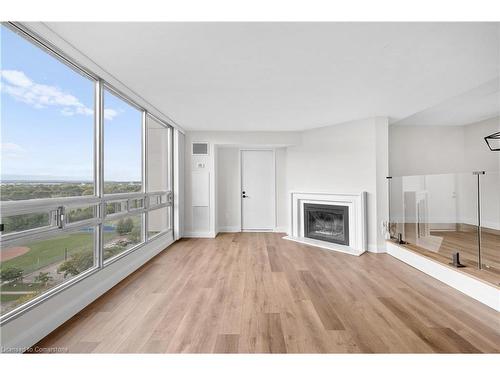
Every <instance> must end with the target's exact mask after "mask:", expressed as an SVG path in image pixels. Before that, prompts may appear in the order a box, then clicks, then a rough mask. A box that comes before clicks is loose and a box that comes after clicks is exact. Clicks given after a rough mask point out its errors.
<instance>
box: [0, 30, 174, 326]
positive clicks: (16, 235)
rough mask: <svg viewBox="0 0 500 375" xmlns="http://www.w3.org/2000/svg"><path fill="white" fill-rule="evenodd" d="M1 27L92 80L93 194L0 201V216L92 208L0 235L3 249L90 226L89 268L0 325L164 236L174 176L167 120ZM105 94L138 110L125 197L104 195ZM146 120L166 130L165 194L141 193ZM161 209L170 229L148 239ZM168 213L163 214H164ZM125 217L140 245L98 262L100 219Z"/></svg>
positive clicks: (49, 48)
mask: <svg viewBox="0 0 500 375" xmlns="http://www.w3.org/2000/svg"><path fill="white" fill-rule="evenodd" d="M1 25H2V26H4V27H6V28H8V29H9V30H11V31H13V32H15V33H16V34H18V35H19V36H20V37H21V38H23V39H24V40H26V42H27V43H32V44H34V45H35V46H37V47H39V48H41V49H42V50H43V51H45V52H46V53H48V54H49V55H51V56H52V57H54V58H56V59H57V60H59V61H60V62H61V63H62V64H65V65H66V66H68V67H69V68H71V69H73V70H75V71H76V72H77V73H79V74H81V75H82V76H83V77H85V78H88V79H90V80H92V81H93V82H94V129H93V130H94V145H93V146H94V147H93V148H94V149H93V153H94V154H93V183H94V194H93V195H85V196H76V197H60V198H59V197H58V198H40V199H29V200H19V201H0V208H1V212H2V217H8V216H13V215H20V214H30V213H39V212H43V211H46V212H51V211H53V210H58V209H60V208H61V207H62V210H63V211H62V212H63V213H64V212H65V210H66V209H67V208H69V207H82V206H86V205H87V206H91V205H94V206H95V207H96V213H95V217H93V218H90V219H85V220H81V221H77V222H73V223H68V222H67V217H66V215H65V217H64V220H62V223H61V225H60V226H57V225H55V226H54V225H51V226H44V227H39V228H33V229H29V230H25V231H19V232H12V233H6V234H1V236H0V245H1V246H2V247H5V246H6V245H12V244H15V243H19V242H21V241H22V242H25V241H29V240H37V239H44V238H49V237H51V236H54V235H57V234H58V233H64V232H73V231H75V230H78V229H80V228H85V227H93V228H94V266H93V267H92V268H90V269H88V270H85V271H83V272H82V273H80V274H78V275H76V276H75V277H73V278H71V279H70V280H68V281H66V282H63V283H61V284H59V285H57V286H55V287H53V288H51V289H49V290H47V291H45V292H43V293H41V294H40V295H38V296H36V297H35V298H33V299H31V300H29V301H27V302H25V303H24V304H22V305H19V306H17V307H16V308H14V309H12V310H11V311H8V312H6V313H4V314H2V315H1V316H0V326H3V325H4V324H5V323H7V322H9V321H11V320H13V319H15V318H17V317H18V316H20V315H22V314H24V313H25V312H27V311H29V310H31V309H32V308H34V307H36V306H38V305H39V304H41V303H43V302H44V301H46V300H47V299H49V298H51V297H53V296H54V295H56V294H58V293H60V292H61V291H64V290H66V289H68V288H70V287H71V286H73V285H74V284H76V283H78V282H80V281H82V280H84V279H86V278H87V277H89V276H91V275H93V274H95V273H97V272H99V271H100V270H102V269H104V268H106V267H108V266H109V265H111V264H113V263H114V262H115V261H117V260H119V259H122V258H124V257H126V256H127V255H128V254H130V253H132V252H134V251H136V250H138V249H140V248H142V247H144V246H145V245H146V244H148V243H150V242H152V241H155V240H157V239H158V238H159V237H161V236H163V235H166V234H168V233H172V234H173V232H174V221H173V219H174V217H173V216H174V209H173V194H174V192H173V190H174V175H173V170H174V167H173V164H174V159H173V156H174V144H173V143H174V142H173V140H174V137H173V127H172V126H171V125H169V124H168V122H166V121H164V120H162V119H160V118H158V117H157V116H155V115H154V114H152V113H150V112H149V111H148V110H146V109H145V108H143V107H142V106H140V105H139V104H137V103H136V102H134V101H133V100H132V99H130V98H129V97H128V96H127V95H125V94H123V93H122V92H120V91H119V90H118V89H116V88H115V87H113V85H112V84H110V83H109V82H106V81H105V80H104V79H102V78H100V77H99V76H98V75H96V74H94V73H93V72H91V71H90V70H88V69H86V68H85V67H83V66H81V65H80V64H78V63H77V62H76V61H74V60H73V59H71V58H69V57H67V56H66V55H65V53H63V52H61V51H60V50H59V49H58V48H57V47H56V46H54V45H52V44H51V43H50V42H48V41H46V40H44V39H43V38H41V37H40V36H38V35H37V34H36V33H33V32H32V31H31V30H29V29H27V28H26V27H25V26H23V25H19V24H18V23H16V22H1ZM105 89H106V90H108V91H109V92H110V93H112V94H113V95H115V96H116V97H118V98H120V99H122V100H124V101H125V102H126V103H127V104H130V105H132V106H133V107H134V108H136V109H138V110H139V111H141V112H142V113H141V115H142V116H141V118H142V123H141V134H142V137H141V146H142V150H141V157H142V163H141V166H142V171H141V177H142V186H141V191H140V192H131V193H118V194H104V157H103V156H104V136H105V135H104V90H105ZM148 116H149V117H151V118H152V119H153V120H155V121H156V122H158V123H159V124H161V125H162V126H164V127H165V128H166V129H167V130H168V132H169V133H168V144H167V147H168V150H167V153H168V160H167V168H168V173H167V175H168V188H170V189H168V190H165V191H155V192H147V190H146V189H147V178H148V176H147V174H148V173H147V157H148V155H147V118H148ZM159 194H161V195H166V202H165V203H161V204H158V205H154V206H153V207H149V199H150V197H151V196H155V195H159ZM133 199H143V202H144V207H142V208H139V209H132V210H131V209H130V201H131V200H133ZM120 200H124V201H127V204H126V210H124V211H123V212H119V213H115V214H110V215H107V214H106V204H107V203H110V202H113V201H120ZM163 207H172V209H170V216H171V217H170V218H169V222H170V228H168V229H167V230H166V231H163V232H160V233H158V234H156V235H155V236H154V237H152V238H149V239H148V236H147V228H148V226H147V220H148V219H147V218H148V214H147V212H148V211H150V210H156V209H159V208H163ZM167 211H169V210H167ZM130 215H140V216H141V217H142V224H141V225H142V228H141V229H142V238H141V242H140V243H139V244H137V245H135V246H133V247H131V248H130V249H127V250H125V251H124V252H122V253H120V254H117V255H115V256H113V257H111V258H109V259H107V260H106V261H104V259H103V255H104V230H103V225H104V221H105V220H106V219H115V218H121V217H127V216H130Z"/></svg>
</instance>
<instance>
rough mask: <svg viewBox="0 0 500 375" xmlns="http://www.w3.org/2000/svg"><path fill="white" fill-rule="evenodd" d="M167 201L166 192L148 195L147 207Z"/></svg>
mask: <svg viewBox="0 0 500 375" xmlns="http://www.w3.org/2000/svg"><path fill="white" fill-rule="evenodd" d="M165 203H167V194H155V195H152V196H150V197H149V207H150V208H153V207H155V206H158V205H160V204H165Z"/></svg>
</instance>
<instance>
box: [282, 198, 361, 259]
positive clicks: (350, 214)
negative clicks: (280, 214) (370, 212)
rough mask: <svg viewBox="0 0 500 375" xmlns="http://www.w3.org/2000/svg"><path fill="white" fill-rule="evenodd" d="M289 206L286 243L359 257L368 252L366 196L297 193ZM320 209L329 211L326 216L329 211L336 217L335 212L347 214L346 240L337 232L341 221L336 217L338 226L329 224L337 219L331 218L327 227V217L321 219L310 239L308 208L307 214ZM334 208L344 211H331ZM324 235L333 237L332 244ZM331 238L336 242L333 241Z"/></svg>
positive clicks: (345, 223) (344, 221) (344, 218)
mask: <svg viewBox="0 0 500 375" xmlns="http://www.w3.org/2000/svg"><path fill="white" fill-rule="evenodd" d="M290 203H291V211H290V213H291V215H290V230H289V232H288V235H287V236H285V237H284V238H285V239H287V240H291V241H296V242H300V243H303V244H306V245H311V246H317V247H321V248H323V249H328V250H332V251H339V252H343V253H347V254H351V255H356V256H359V255H361V254H363V253H364V252H365V251H367V247H368V245H367V234H366V192H361V193H355V194H333V193H319V192H318V193H314V192H313V193H310V192H295V191H294V192H291V193H290ZM320 206H321V207H323V210H326V211H323V212H328V211H330V214H332V213H333V216H335V212H336V213H337V215H338V214H340V213H344V215H342V216H343V219H342V224H343V231H344V232H343V237H342V236H340V232H341V231H340V230H338V229H339V228H340V227H339V225H340V217H339V216H337V223H336V224H332V225H330V224H329V223H328V222H331V221H332V220H334V218H333V217H330V218H328V220H327V222H326V223H325V221H324V219H325V217H324V214H321V215H319V218H320V220H323V221H322V222H320V225H319V227H317V228H316V230H314V232H315V233H313V234H312V235H311V230H310V229H311V223H310V222H309V223H306V221H307V214H306V207H307V211H310V209H311V208H317V207H320ZM325 206H326V207H325ZM335 208H336V209H337V210H339V209H340V210H342V211H332V210H335ZM316 211H318V210H316ZM325 224H327V225H325ZM333 225H336V226H337V230H335V229H334V228H333ZM322 226H323V227H322ZM325 235H327V236H328V235H330V240H328V239H327V238H325ZM332 237H333V239H334V240H335V241H333V240H331V239H332ZM341 242H343V243H341Z"/></svg>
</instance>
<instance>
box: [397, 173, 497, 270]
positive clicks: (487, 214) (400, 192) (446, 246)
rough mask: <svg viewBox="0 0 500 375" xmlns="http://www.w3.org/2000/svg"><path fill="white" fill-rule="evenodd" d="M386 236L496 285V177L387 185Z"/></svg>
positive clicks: (408, 179)
mask: <svg viewBox="0 0 500 375" xmlns="http://www.w3.org/2000/svg"><path fill="white" fill-rule="evenodd" d="M389 189H390V190H389V192H390V195H389V202H390V225H389V229H390V235H391V237H392V238H393V239H396V240H398V237H399V236H400V238H401V239H402V241H403V242H405V244H404V245H405V246H407V247H408V248H410V249H412V250H414V251H417V252H420V253H422V254H424V255H426V256H428V257H430V258H432V259H434V260H437V261H439V262H441V263H445V264H449V263H452V262H453V255H454V254H456V253H459V261H460V263H461V264H462V265H464V266H466V267H470V268H474V269H483V270H485V271H488V272H492V273H495V275H496V276H498V278H499V279H500V272H499V270H500V267H499V264H500V176H499V173H496V172H493V173H491V172H486V173H485V174H483V173H482V172H481V173H479V174H473V173H472V172H469V173H452V174H436V175H419V176H401V177H393V178H391V179H389Z"/></svg>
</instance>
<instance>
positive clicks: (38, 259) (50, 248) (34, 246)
mask: <svg viewBox="0 0 500 375" xmlns="http://www.w3.org/2000/svg"><path fill="white" fill-rule="evenodd" d="M132 219H133V221H134V225H139V223H140V218H138V217H134V216H133V217H132ZM111 223H112V224H115V225H116V223H115V222H111ZM116 237H119V234H118V233H116V231H112V232H105V233H104V242H105V243H107V242H109V241H111V240H113V239H114V238H116ZM25 246H26V247H29V249H30V250H29V251H28V252H27V253H26V254H23V255H20V256H18V257H16V258H12V259H9V260H6V261H4V262H2V264H1V265H0V269H5V268H8V267H16V268H21V269H23V270H24V274H25V275H26V274H28V273H31V272H33V271H36V270H37V269H41V268H43V267H45V266H48V265H50V264H53V263H57V262H60V261H63V260H64V250H65V249H68V256H70V255H72V254H75V253H77V252H80V251H83V250H87V251H92V249H93V248H94V236H93V233H92V232H77V233H71V234H61V235H59V236H57V237H56V238H51V239H44V240H38V241H34V242H30V243H28V244H26V245H25Z"/></svg>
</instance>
